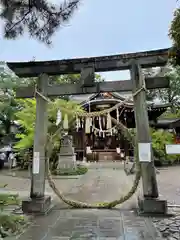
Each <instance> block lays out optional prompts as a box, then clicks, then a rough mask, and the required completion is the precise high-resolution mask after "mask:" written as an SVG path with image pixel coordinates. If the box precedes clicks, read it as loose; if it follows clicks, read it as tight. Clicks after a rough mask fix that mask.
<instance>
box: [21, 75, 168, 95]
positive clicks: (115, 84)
mask: <svg viewBox="0 0 180 240" xmlns="http://www.w3.org/2000/svg"><path fill="white" fill-rule="evenodd" d="M145 81H146V87H147V89H155V88H168V87H169V79H168V78H166V77H154V78H146V80H145ZM131 90H132V81H131V80H123V81H112V82H101V83H95V85H94V86H93V87H87V88H83V87H82V85H80V84H58V85H52V86H51V85H49V86H48V90H47V92H48V93H47V94H48V96H52V97H56V96H64V95H79V94H91V93H97V92H126V91H131ZM16 97H17V98H32V97H34V87H23V88H18V89H17V91H16Z"/></svg>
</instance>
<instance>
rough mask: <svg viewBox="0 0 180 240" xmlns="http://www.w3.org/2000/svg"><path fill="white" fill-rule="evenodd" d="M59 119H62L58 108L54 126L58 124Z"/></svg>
mask: <svg viewBox="0 0 180 240" xmlns="http://www.w3.org/2000/svg"><path fill="white" fill-rule="evenodd" d="M61 119H62V114H61V111H60V110H58V112H57V118H56V126H58V125H59V124H60V122H61Z"/></svg>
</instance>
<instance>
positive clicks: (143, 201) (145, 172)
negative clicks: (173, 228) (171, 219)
mask: <svg viewBox="0 0 180 240" xmlns="http://www.w3.org/2000/svg"><path fill="white" fill-rule="evenodd" d="M130 71H131V79H132V82H133V99H134V110H135V122H136V129H137V141H138V143H150V144H151V136H150V129H149V120H148V113H147V105H146V93H145V89H144V88H145V81H144V77H143V75H142V73H141V67H140V65H139V64H138V63H136V62H133V63H132V66H131V70H130ZM150 155H151V159H150V161H149V162H141V171H142V172H141V173H142V184H143V197H142V198H140V199H139V208H140V211H141V212H143V213H156V214H157V213H160V214H166V212H167V201H163V200H161V201H160V200H159V199H158V197H159V193H158V186H157V180H156V173H155V167H154V157H153V152H152V146H151V152H150Z"/></svg>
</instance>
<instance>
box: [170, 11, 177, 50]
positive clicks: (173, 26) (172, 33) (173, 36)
mask: <svg viewBox="0 0 180 240" xmlns="http://www.w3.org/2000/svg"><path fill="white" fill-rule="evenodd" d="M169 36H170V38H171V39H172V41H173V44H174V45H175V46H177V47H180V8H179V7H178V8H177V9H176V10H175V11H174V17H173V20H172V22H171V26H170V29H169Z"/></svg>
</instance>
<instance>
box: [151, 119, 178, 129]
mask: <svg viewBox="0 0 180 240" xmlns="http://www.w3.org/2000/svg"><path fill="white" fill-rule="evenodd" d="M155 126H156V127H159V128H160V127H162V128H165V127H169V128H171V127H172V128H173V127H180V118H171V119H158V121H157V123H156V124H155Z"/></svg>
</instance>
